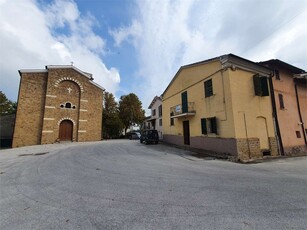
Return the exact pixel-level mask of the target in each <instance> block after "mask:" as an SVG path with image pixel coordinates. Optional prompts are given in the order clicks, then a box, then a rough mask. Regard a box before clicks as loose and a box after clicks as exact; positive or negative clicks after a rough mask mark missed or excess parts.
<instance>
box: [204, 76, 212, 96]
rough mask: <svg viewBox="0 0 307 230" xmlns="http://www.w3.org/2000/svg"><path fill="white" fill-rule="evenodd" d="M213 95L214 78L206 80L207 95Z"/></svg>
mask: <svg viewBox="0 0 307 230" xmlns="http://www.w3.org/2000/svg"><path fill="white" fill-rule="evenodd" d="M212 95H213V87H212V79H210V80H208V81H205V97H210V96H212Z"/></svg>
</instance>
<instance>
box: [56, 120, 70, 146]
mask: <svg viewBox="0 0 307 230" xmlns="http://www.w3.org/2000/svg"><path fill="white" fill-rule="evenodd" d="M72 134H73V123H72V121H70V120H64V121H62V122H61V124H60V131H59V139H60V141H72Z"/></svg>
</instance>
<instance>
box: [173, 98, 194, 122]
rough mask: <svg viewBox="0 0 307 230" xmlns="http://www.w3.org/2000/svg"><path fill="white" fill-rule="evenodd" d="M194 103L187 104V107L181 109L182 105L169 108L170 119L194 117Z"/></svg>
mask: <svg viewBox="0 0 307 230" xmlns="http://www.w3.org/2000/svg"><path fill="white" fill-rule="evenodd" d="M195 113H196V112H195V109H194V102H188V105H187V107H185V108H183V106H182V104H179V105H175V106H173V107H171V108H170V114H171V118H174V117H182V116H194V115H195Z"/></svg>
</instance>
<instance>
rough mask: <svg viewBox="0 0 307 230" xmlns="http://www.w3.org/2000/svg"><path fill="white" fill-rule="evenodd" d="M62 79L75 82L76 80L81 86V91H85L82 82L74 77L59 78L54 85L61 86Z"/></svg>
mask: <svg viewBox="0 0 307 230" xmlns="http://www.w3.org/2000/svg"><path fill="white" fill-rule="evenodd" d="M62 81H73V82H75V83H76V84H77V85H78V86H79V87H80V90H81V92H83V91H84V89H83V86H82V85H81V83H80V82H79V81H78V80H76V79H74V78H72V77H62V78H60V79H58V80H57V81H56V82H55V83H54V86H55V87H59V84H60V83H61V82H62Z"/></svg>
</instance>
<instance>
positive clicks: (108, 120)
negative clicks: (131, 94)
mask: <svg viewBox="0 0 307 230" xmlns="http://www.w3.org/2000/svg"><path fill="white" fill-rule="evenodd" d="M102 126H103V129H102V130H103V136H104V138H117V137H118V136H119V135H120V132H121V131H122V130H123V128H124V125H123V123H122V121H121V119H120V118H119V111H118V103H117V102H116V101H115V98H114V96H113V94H112V93H109V92H105V94H104V101H103V117H102Z"/></svg>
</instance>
